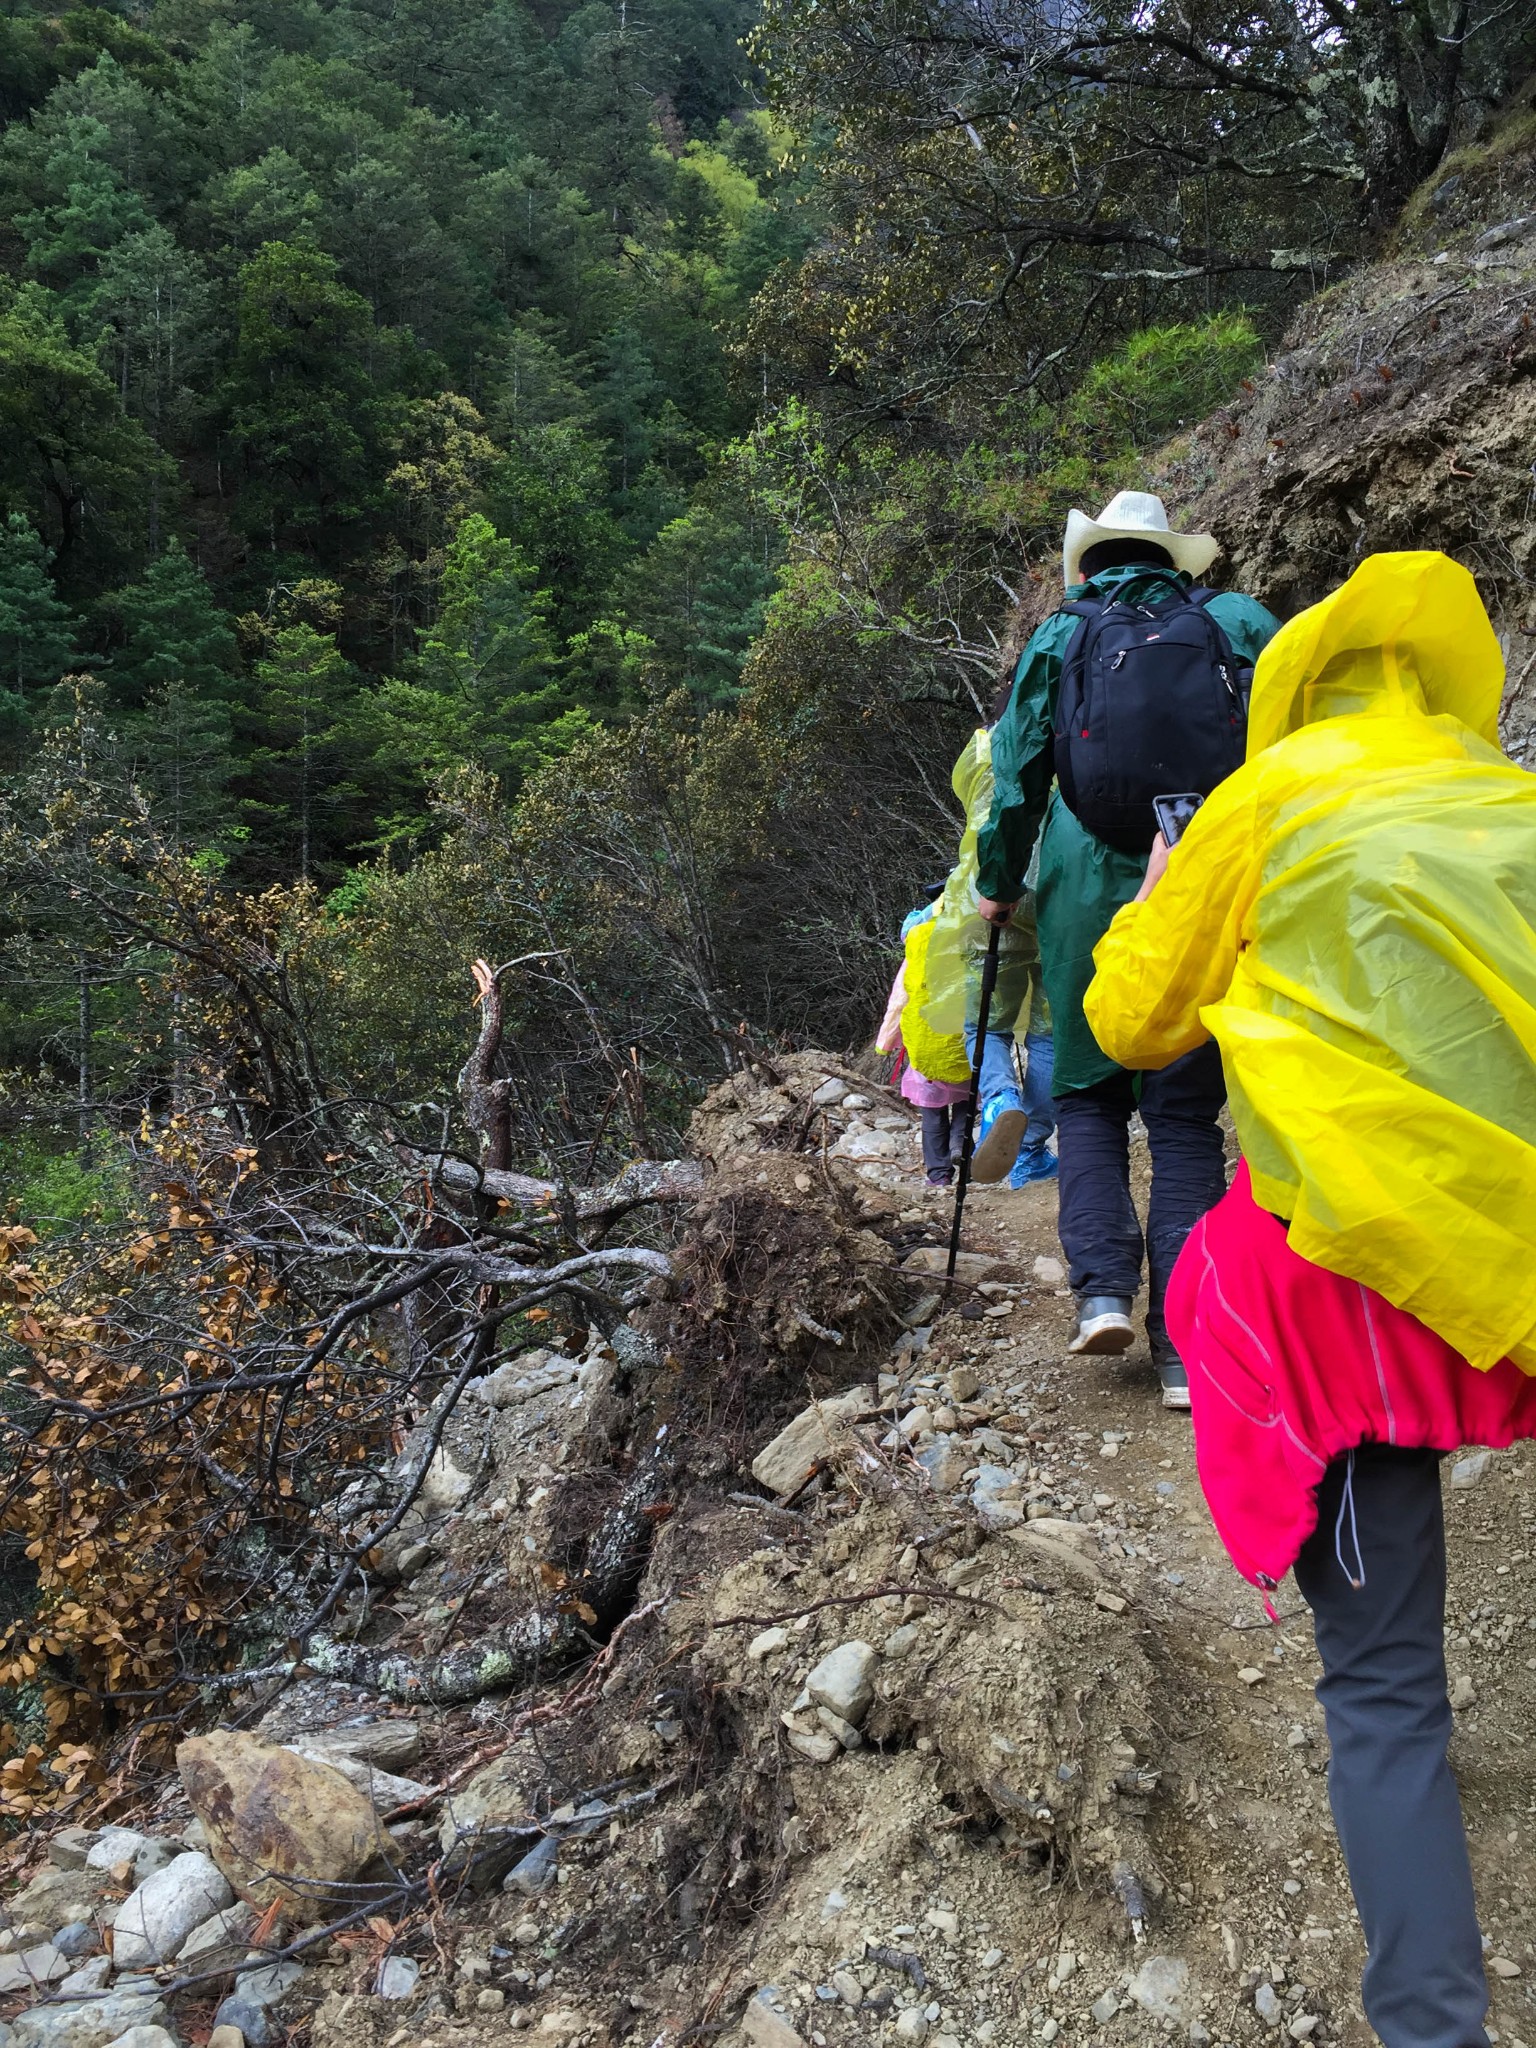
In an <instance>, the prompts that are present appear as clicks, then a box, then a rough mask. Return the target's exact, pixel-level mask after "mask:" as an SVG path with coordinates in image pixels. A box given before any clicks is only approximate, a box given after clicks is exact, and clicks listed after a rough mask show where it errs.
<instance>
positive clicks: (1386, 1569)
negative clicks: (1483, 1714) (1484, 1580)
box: [1296, 1444, 1488, 2048]
mask: <svg viewBox="0 0 1536 2048" xmlns="http://www.w3.org/2000/svg"><path fill="white" fill-rule="evenodd" d="M1350 1466H1351V1461H1350V1460H1349V1459H1347V1458H1340V1459H1337V1460H1336V1461H1335V1462H1334V1463H1333V1464H1332V1465H1330V1466H1329V1468H1328V1471H1327V1473H1326V1474H1325V1476H1324V1479H1323V1483H1322V1486H1321V1488H1320V1489H1319V1493H1318V1508H1319V1516H1318V1525H1317V1530H1316V1533H1315V1534H1314V1535H1313V1536H1312V1537H1311V1539H1310V1540H1309V1542H1308V1543H1307V1545H1306V1547H1305V1549H1304V1550H1303V1551H1302V1553H1301V1556H1300V1557H1299V1558H1298V1559H1297V1561H1296V1583H1297V1585H1298V1586H1299V1587H1300V1589H1301V1594H1302V1597H1303V1599H1304V1600H1305V1601H1306V1603H1307V1605H1308V1606H1309V1607H1310V1608H1311V1609H1312V1616H1313V1621H1314V1624H1315V1626H1316V1630H1317V1650H1318V1655H1319V1657H1320V1658H1321V1659H1322V1665H1323V1678H1322V1683H1321V1684H1320V1685H1319V1686H1318V1688H1317V1696H1318V1698H1319V1700H1320V1701H1321V1702H1322V1706H1323V1712H1324V1714H1325V1715H1326V1717H1327V1721H1328V1742H1329V1748H1330V1751H1331V1754H1330V1757H1329V1763H1328V1797H1329V1799H1330V1801H1331V1803H1332V1806H1333V1817H1334V1821H1335V1823H1336V1825H1337V1827H1338V1830H1339V1842H1340V1845H1341V1847H1342V1848H1343V1851H1344V1861H1345V1863H1346V1864H1347V1865H1348V1866H1349V1882H1350V1885H1351V1888H1352V1889H1353V1891H1354V1894H1355V1905H1356V1908H1357V1909H1358V1911H1359V1914H1360V1924H1361V1926H1362V1927H1363V1928H1364V1930H1365V1945H1366V1948H1367V1950H1368V1951H1369V1955H1368V1960H1367V1962H1366V1966H1365V1977H1364V1982H1363V1989H1364V1993H1365V2016H1366V2018H1367V2019H1368V2020H1369V2021H1370V2023H1371V2025H1372V2026H1373V2027H1374V2028H1375V2030H1376V2032H1377V2033H1378V2034H1379V2035H1380V2036H1381V2039H1382V2041H1383V2042H1384V2043H1385V2044H1386V2048H1487V2041H1488V2036H1487V2034H1486V2033H1485V2032H1484V2030H1483V2015H1484V2013H1486V2011H1487V2010H1488V1989H1487V1982H1486V1979H1485V1977H1484V1974H1483V1957H1482V1941H1481V1937H1480V1935H1479V1933H1478V1926H1477V1911H1476V1908H1475V1906H1474V1904H1473V1900H1472V1869H1471V1864H1470V1863H1469V1861H1468V1857H1467V1837H1466V1830H1465V1828H1464V1827H1463V1826H1462V1819H1461V1801H1460V1799H1459V1797H1458V1796H1457V1791H1456V1781H1455V1779H1454V1778H1453V1777H1452V1776H1451V1767H1450V1764H1449V1762H1448V1761H1447V1758H1446V1746H1447V1744H1448V1743H1449V1741H1450V1734H1451V1708H1450V1702H1449V1700H1448V1699H1447V1697H1446V1687H1445V1637H1444V1623H1445V1520H1444V1515H1443V1512H1442V1508H1441V1501H1440V1458H1439V1454H1438V1453H1437V1452H1435V1451H1409V1450H1398V1449H1395V1448H1392V1447H1390V1446H1388V1445H1386V1444H1363V1445H1362V1446H1361V1447H1360V1449H1359V1450H1357V1451H1356V1452H1355V1453H1354V1457H1353V1473H1352V1474H1351V1470H1350ZM1357 1541H1358V1553H1357V1549H1356V1544H1357ZM1341 1556H1342V1558H1343V1559H1344V1561H1345V1562H1344V1563H1343V1564H1341V1563H1340V1557H1341ZM1362 1566H1363V1570H1362V1569H1361V1567H1362ZM1352 1576H1353V1577H1355V1578H1360V1579H1363V1581H1364V1583H1363V1584H1362V1585H1361V1586H1360V1587H1359V1589H1358V1591H1357V1590H1356V1589H1355V1588H1354V1587H1353V1586H1352V1585H1351V1584H1350V1578H1351V1577H1352Z"/></svg>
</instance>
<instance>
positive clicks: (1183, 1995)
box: [1128, 1956, 1194, 2026]
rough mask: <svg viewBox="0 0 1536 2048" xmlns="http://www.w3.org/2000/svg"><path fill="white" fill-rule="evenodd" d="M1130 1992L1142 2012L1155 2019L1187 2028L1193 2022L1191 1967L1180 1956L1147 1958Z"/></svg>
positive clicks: (1132, 1982)
mask: <svg viewBox="0 0 1536 2048" xmlns="http://www.w3.org/2000/svg"><path fill="white" fill-rule="evenodd" d="M1128 1988H1129V1990H1130V1994H1131V1996H1132V1998H1134V1999H1135V2001H1136V2003H1137V2004H1138V2005H1139V2006H1140V2007H1141V2009H1142V2011H1143V2012H1149V2013H1151V2014H1152V2016H1153V2018H1154V2019H1161V2020H1175V2021H1177V2022H1178V2024H1179V2025H1180V2026H1187V2025H1188V2023H1189V2021H1190V2020H1192V2019H1193V2018H1194V2013H1193V2011H1192V2010H1191V2000H1190V1992H1189V1965H1188V1963H1185V1962H1181V1961H1180V1960H1179V1958H1178V1957H1177V1956H1148V1957H1147V1960H1146V1961H1145V1962H1144V1963H1143V1964H1142V1966H1141V1968H1140V1969H1139V1970H1138V1971H1137V1972H1136V1974H1135V1976H1134V1977H1133V1978H1132V1979H1131V1981H1130V1985H1129V1987H1128Z"/></svg>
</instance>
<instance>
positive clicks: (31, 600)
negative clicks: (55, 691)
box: [0, 512, 76, 766]
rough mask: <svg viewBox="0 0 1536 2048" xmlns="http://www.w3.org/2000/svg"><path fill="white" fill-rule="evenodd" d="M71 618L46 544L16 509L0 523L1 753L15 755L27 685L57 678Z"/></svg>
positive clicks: (65, 657) (9, 761)
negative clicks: (51, 569) (52, 574)
mask: <svg viewBox="0 0 1536 2048" xmlns="http://www.w3.org/2000/svg"><path fill="white" fill-rule="evenodd" d="M75 634H76V621H75V618H74V616H73V614H72V613H71V612H70V609H69V607H68V606H67V605H66V604H64V603H62V602H61V601H60V599H59V597H58V595H57V593H56V592H55V590H54V587H53V579H52V578H51V577H50V576H49V574H48V550H47V549H46V548H45V547H44V546H43V543H42V541H41V540H40V539H39V538H38V536H37V534H36V533H35V532H34V531H33V529H32V527H31V526H30V525H29V524H28V522H27V521H26V520H25V519H23V518H22V516H21V514H20V513H19V512H13V513H12V514H11V515H10V517H9V518H8V519H7V520H6V522H5V524H4V526H0V758H3V760H4V762H5V765H7V766H11V765H13V764H14V763H15V761H16V760H17V758H18V756H19V754H20V752H21V749H22V746H23V743H24V739H25V734H26V730H27V724H28V695H27V693H28V691H29V690H32V691H41V690H45V689H47V688H48V687H50V686H51V685H52V684H54V683H56V682H57V681H58V680H59V678H60V676H62V675H63V673H64V671H65V670H66V669H67V668H68V667H69V665H70V662H71V660H72V659H73V656H74V648H75Z"/></svg>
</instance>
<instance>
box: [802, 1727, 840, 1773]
mask: <svg viewBox="0 0 1536 2048" xmlns="http://www.w3.org/2000/svg"><path fill="white" fill-rule="evenodd" d="M789 1746H790V1748H791V1749H797V1750H799V1752H800V1754H801V1755H802V1756H803V1757H809V1759H810V1761H811V1762H812V1763H813V1764H829V1763H831V1762H832V1760H833V1758H834V1757H839V1756H841V1755H842V1753H843V1745H842V1744H841V1743H840V1742H839V1741H838V1739H837V1737H836V1736H835V1735H822V1734H819V1733H818V1734H813V1733H811V1731H810V1730H809V1729H805V1728H791V1729H790V1730H789Z"/></svg>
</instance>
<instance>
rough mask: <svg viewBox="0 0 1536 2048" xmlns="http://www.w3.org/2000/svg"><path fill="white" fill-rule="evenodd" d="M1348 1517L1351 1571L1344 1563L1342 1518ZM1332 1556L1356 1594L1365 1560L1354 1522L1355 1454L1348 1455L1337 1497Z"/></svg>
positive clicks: (1363, 1577) (1361, 1584) (1362, 1574)
mask: <svg viewBox="0 0 1536 2048" xmlns="http://www.w3.org/2000/svg"><path fill="white" fill-rule="evenodd" d="M1346 1514H1347V1515H1348V1516H1349V1540H1350V1543H1351V1544H1352V1545H1353V1547H1354V1552H1355V1569H1354V1571H1351V1570H1350V1568H1349V1566H1348V1565H1347V1564H1346V1563H1345V1562H1344V1517H1345V1515H1346ZM1333 1554H1334V1556H1335V1557H1336V1558H1337V1559H1338V1560H1339V1570H1340V1571H1341V1572H1342V1573H1343V1574H1344V1576H1345V1578H1346V1579H1348V1581H1349V1583H1350V1585H1351V1586H1352V1587H1353V1588H1354V1590H1355V1591H1356V1592H1357V1593H1358V1592H1359V1591H1360V1589H1361V1588H1362V1587H1363V1586H1364V1584H1365V1559H1364V1558H1363V1557H1362V1556H1361V1554H1360V1528H1359V1524H1358V1523H1357V1522H1356V1520H1355V1454H1354V1452H1353V1451H1351V1452H1350V1454H1349V1460H1348V1463H1347V1464H1346V1465H1345V1468H1344V1490H1343V1492H1342V1493H1341V1494H1340V1495H1339V1512H1338V1516H1337V1519H1336V1520H1335V1522H1334V1525H1333Z"/></svg>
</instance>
